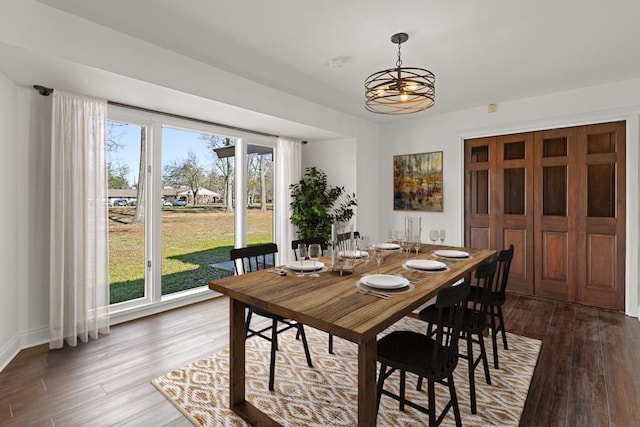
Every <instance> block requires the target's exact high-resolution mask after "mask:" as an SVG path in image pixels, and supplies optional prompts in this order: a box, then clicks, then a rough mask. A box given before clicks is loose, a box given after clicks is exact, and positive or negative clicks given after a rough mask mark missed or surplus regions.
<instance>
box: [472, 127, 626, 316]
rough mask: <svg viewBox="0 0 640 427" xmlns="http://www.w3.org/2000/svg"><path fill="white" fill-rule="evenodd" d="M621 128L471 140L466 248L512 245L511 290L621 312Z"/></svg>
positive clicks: (623, 168) (525, 134) (622, 278)
mask: <svg viewBox="0 0 640 427" xmlns="http://www.w3.org/2000/svg"><path fill="white" fill-rule="evenodd" d="M625 128H626V126H625V122H614V123H603V124H594V125H586V126H578V127H571V128H562V129H553V130H544V131H537V132H527V133H520V134H513V135H502V136H495V137H486V138H477V139H469V140H466V141H465V244H466V245H468V246H471V247H478V248H490V249H502V248H506V247H508V246H509V245H510V244H513V245H514V247H515V253H514V259H513V262H512V264H511V272H510V276H509V277H510V280H509V288H508V289H509V290H510V291H513V292H518V293H522V294H527V295H536V296H541V297H547V298H553V299H557V300H562V301H569V302H576V303H580V304H585V305H591V306H597V307H603V308H610V309H614V310H619V311H622V310H624V292H625V275H624V270H625V132H626V130H625Z"/></svg>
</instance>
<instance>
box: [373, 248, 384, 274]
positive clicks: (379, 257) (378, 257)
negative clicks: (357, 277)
mask: <svg viewBox="0 0 640 427" xmlns="http://www.w3.org/2000/svg"><path fill="white" fill-rule="evenodd" d="M375 255H376V263H377V264H378V270H380V266H381V265H382V260H383V259H384V251H383V250H382V249H379V248H376V250H375Z"/></svg>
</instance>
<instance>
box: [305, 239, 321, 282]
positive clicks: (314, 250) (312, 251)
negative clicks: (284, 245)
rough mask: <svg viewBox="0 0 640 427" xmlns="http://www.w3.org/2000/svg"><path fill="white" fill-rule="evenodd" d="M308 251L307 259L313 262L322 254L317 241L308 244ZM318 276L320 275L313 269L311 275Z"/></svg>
mask: <svg viewBox="0 0 640 427" xmlns="http://www.w3.org/2000/svg"><path fill="white" fill-rule="evenodd" d="M308 252H309V259H310V260H311V261H313V262H314V264H315V262H316V261H318V260H319V259H320V255H322V248H321V247H320V245H319V244H318V243H312V244H310V245H309V248H308ZM319 276H320V275H319V274H318V273H317V272H316V270H315V269H314V270H313V272H312V273H311V277H319Z"/></svg>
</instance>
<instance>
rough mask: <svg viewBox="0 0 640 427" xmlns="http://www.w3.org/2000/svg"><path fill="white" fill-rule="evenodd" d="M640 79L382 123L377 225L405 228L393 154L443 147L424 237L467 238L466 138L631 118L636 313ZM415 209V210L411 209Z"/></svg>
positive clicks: (631, 310)
mask: <svg viewBox="0 0 640 427" xmlns="http://www.w3.org/2000/svg"><path fill="white" fill-rule="evenodd" d="M639 116H640V79H639V80H631V81H626V82H619V83H612V84H609V85H604V86H598V87H592V88H586V89H582V90H576V91H570V92H563V93H558V94H553V95H548V96H542V97H536V98H530V99H525V100H520V101H515V102H509V103H504V104H500V105H498V111H497V112H496V113H491V114H490V113H488V112H487V109H486V108H477V109H472V110H466V111H460V112H456V113H450V114H437V111H436V110H434V111H433V112H429V111H427V112H423V113H419V115H418V116H416V117H415V118H413V119H410V120H406V121H402V122H396V123H393V124H386V125H383V126H382V127H381V135H380V141H384V143H380V163H379V165H378V169H379V170H380V172H381V176H380V189H381V193H380V199H379V202H378V203H379V205H378V206H379V210H380V212H381V213H380V222H379V230H378V232H379V233H385V232H386V231H387V230H388V229H389V228H398V229H401V227H402V224H403V223H402V221H403V218H404V216H405V215H406V214H407V213H406V212H395V211H393V210H392V209H390V208H389V207H390V206H392V195H393V192H392V191H393V189H392V169H391V162H392V156H393V155H396V154H409V153H421V152H429V151H443V152H444V184H443V185H444V211H443V212H442V213H423V214H421V216H422V218H423V219H422V236H423V237H422V238H423V241H428V230H429V229H432V228H435V229H440V228H444V229H446V230H447V240H446V242H445V243H451V244H461V243H462V242H463V240H464V234H463V223H464V203H463V202H464V200H463V198H464V194H463V192H464V187H463V186H464V180H463V173H462V170H463V160H464V159H463V141H464V139H465V138H472V137H479V136H488V135H497V134H507V133H516V132H523V131H530V130H539V129H549V128H556V127H565V126H574V125H581V124H587V123H597V122H607V121H616V120H627V198H626V203H627V236H626V241H627V246H626V266H627V272H626V302H627V304H626V312H627V314H629V315H632V316H637V315H638V301H639V293H640V288H639V285H638V265H639V264H640V262H639V261H640V260H639V259H638V252H639V251H638V241H639V239H638V237H639V231H638V223H639V221H638V219H639V216H640V209H639V207H638V187H639V184H640V181H639V178H638V163H639V155H638V152H639V148H638V147H639V141H640V136H639V130H638V128H639V122H640V120H639ZM411 215H415V213H411Z"/></svg>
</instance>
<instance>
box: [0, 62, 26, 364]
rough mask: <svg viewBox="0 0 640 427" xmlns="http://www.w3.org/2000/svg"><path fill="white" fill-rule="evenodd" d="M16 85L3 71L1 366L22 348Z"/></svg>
mask: <svg viewBox="0 0 640 427" xmlns="http://www.w3.org/2000/svg"><path fill="white" fill-rule="evenodd" d="M16 105H17V88H16V86H15V85H14V84H13V83H12V82H11V81H10V80H9V79H7V77H6V76H5V75H4V74H0V183H2V188H3V193H4V194H3V197H2V199H3V204H2V209H0V235H1V236H2V239H0V271H2V280H0V369H2V368H3V367H4V366H5V364H6V363H7V361H9V360H10V359H11V358H12V357H13V356H14V355H15V354H16V353H17V352H18V350H19V349H20V336H19V335H20V334H19V333H20V328H19V317H18V307H19V292H20V286H21V282H20V280H19V275H18V269H17V268H16V263H17V252H16V247H17V246H18V230H17V229H16V223H17V212H18V208H17V206H16V205H17V204H18V203H19V200H20V198H21V197H23V196H24V194H23V193H18V180H17V176H16V171H17V161H16V160H17V145H16V134H17V130H16Z"/></svg>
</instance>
